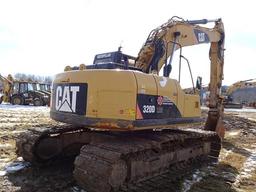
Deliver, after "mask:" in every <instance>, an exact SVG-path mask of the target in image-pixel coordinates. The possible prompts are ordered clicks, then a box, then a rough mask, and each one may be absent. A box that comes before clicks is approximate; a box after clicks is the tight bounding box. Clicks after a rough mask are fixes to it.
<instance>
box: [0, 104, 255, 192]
mask: <svg viewBox="0 0 256 192" xmlns="http://www.w3.org/2000/svg"><path fill="white" fill-rule="evenodd" d="M49 123H51V124H57V122H55V121H53V120H51V119H50V118H49V108H47V107H37V108H36V107H32V106H22V107H17V106H11V105H0V191H11V192H12V191H28V192H30V191H31V192H32V191H37V192H43V191H73V192H76V191H83V190H82V189H80V188H79V187H78V186H77V185H76V183H75V181H74V179H73V177H72V170H73V166H72V165H73V164H72V162H63V163H59V164H58V165H54V166H51V167H47V168H38V167H32V166H31V165H30V164H29V163H27V162H24V161H22V158H21V157H17V156H16V153H15V139H16V138H17V137H18V136H19V134H20V133H21V132H25V131H26V130H27V129H28V128H29V127H31V126H33V127H34V126H36V127H40V126H46V125H47V124H49ZM224 123H225V125H226V127H227V131H226V136H225V139H224V140H223V147H222V150H221V154H220V158H219V162H218V163H217V164H211V165H204V166H201V167H196V168H194V169H191V171H188V174H186V175H185V176H184V177H182V178H181V179H180V180H179V181H177V183H172V184H170V185H175V186H179V187H178V188H176V189H175V190H176V191H184V192H185V191H190V192H208V191H212V192H213V191H216V192H222V191H223V192H229V191H230V192H235V191H238V192H240V191H245V192H253V191H256V110H243V111H241V110H228V111H226V112H225V119H224ZM167 188H168V185H167ZM171 189H173V188H170V190H167V191H173V190H171Z"/></svg>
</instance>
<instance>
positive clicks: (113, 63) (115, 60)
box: [86, 47, 140, 70]
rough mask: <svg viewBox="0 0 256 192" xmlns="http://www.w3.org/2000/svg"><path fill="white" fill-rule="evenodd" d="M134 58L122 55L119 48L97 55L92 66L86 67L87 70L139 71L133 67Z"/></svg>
mask: <svg viewBox="0 0 256 192" xmlns="http://www.w3.org/2000/svg"><path fill="white" fill-rule="evenodd" d="M135 60H136V57H133V56H130V55H126V54H123V53H122V51H121V47H119V48H118V51H114V52H107V53H101V54H97V55H95V57H94V61H93V65H88V66H86V68H87V69H130V70H140V69H138V68H136V67H134V64H135Z"/></svg>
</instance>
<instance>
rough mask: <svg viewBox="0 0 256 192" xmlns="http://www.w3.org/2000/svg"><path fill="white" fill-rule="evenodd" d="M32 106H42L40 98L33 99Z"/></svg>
mask: <svg viewBox="0 0 256 192" xmlns="http://www.w3.org/2000/svg"><path fill="white" fill-rule="evenodd" d="M33 104H34V106H42V105H43V101H42V99H40V98H35V99H34V101H33Z"/></svg>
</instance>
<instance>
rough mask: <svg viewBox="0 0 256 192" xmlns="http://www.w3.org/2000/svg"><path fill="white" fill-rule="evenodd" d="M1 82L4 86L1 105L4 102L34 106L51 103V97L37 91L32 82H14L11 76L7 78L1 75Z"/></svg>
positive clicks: (0, 99)
mask: <svg viewBox="0 0 256 192" xmlns="http://www.w3.org/2000/svg"><path fill="white" fill-rule="evenodd" d="M0 81H1V82H2V85H3V86H2V87H3V90H2V92H3V95H2V96H1V98H0V101H1V102H0V103H2V101H4V102H7V103H11V104H13V105H29V104H33V105H35V106H42V105H46V104H48V103H50V97H49V96H47V95H46V94H45V93H42V92H39V91H36V90H35V89H34V88H33V84H32V83H31V82H28V81H18V80H14V79H13V77H12V76H11V75H8V77H7V78H5V77H3V76H2V75H0Z"/></svg>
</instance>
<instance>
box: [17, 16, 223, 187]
mask: <svg viewBox="0 0 256 192" xmlns="http://www.w3.org/2000/svg"><path fill="white" fill-rule="evenodd" d="M209 22H214V23H215V26H214V27H213V28H206V27H202V26H200V25H199V24H207V23H209ZM201 43H211V48H210V61H211V65H210V66H211V76H210V85H209V91H210V99H209V112H208V117H207V120H206V123H205V126H204V128H203V129H202V128H201V129H200V126H199V124H200V123H201V122H203V121H204V119H202V118H201V117H200V116H201V110H200V102H199V99H200V97H199V95H197V94H186V93H185V92H184V91H183V90H182V89H181V87H180V84H179V81H177V80H175V79H171V78H169V75H170V73H171V68H172V67H171V64H172V57H173V54H174V52H175V50H177V49H179V50H180V64H181V59H183V58H184V56H183V55H182V54H181V49H182V47H185V46H192V45H197V44H201ZM223 64H224V27H223V23H222V21H221V19H217V20H211V21H210V20H206V19H204V20H193V21H186V20H183V19H180V18H177V17H173V18H172V19H170V20H169V21H168V22H167V23H164V24H163V25H161V26H160V27H158V28H156V29H154V30H152V31H151V33H150V34H149V36H148V38H147V40H146V42H145V44H144V45H143V46H142V48H141V50H140V52H139V54H138V57H137V58H135V57H132V56H128V55H126V54H123V53H122V52H121V50H120V49H119V50H118V51H117V52H109V53H103V54H98V55H96V56H95V60H94V64H93V65H89V66H86V67H85V66H84V65H80V67H74V68H72V67H66V69H65V72H64V73H60V74H58V75H57V76H56V78H55V80H54V82H53V89H52V90H53V92H52V100H51V111H50V115H51V118H53V119H55V120H57V121H61V122H65V123H68V124H70V125H65V126H63V125H62V126H52V127H50V126H48V127H44V128H34V129H33V130H32V129H31V130H30V132H27V133H23V134H22V135H21V136H20V137H19V140H18V141H17V149H18V151H17V152H18V155H20V156H23V158H24V159H25V160H27V161H30V162H32V163H42V164H45V163H49V162H52V161H54V160H56V159H58V160H61V159H62V158H64V157H67V156H77V157H76V160H75V168H74V177H75V179H76V181H77V182H78V184H79V185H80V186H82V187H84V188H85V189H86V190H87V191H111V190H119V189H121V188H122V189H123V188H127V187H128V186H129V185H130V184H134V183H138V182H140V181H142V180H145V179H147V178H150V177H153V176H155V175H159V174H162V173H164V172H166V171H167V170H168V169H169V168H170V167H175V166H177V165H178V164H179V163H183V165H184V164H189V162H191V161H194V160H202V159H205V160H209V159H215V160H216V159H217V158H218V155H219V151H220V148H221V137H223V136H224V128H223V126H222V116H223V106H222V97H221V96H220V95H219V93H220V88H221V82H222V78H223ZM162 67H163V69H164V70H163V76H160V75H159V71H160V69H161V68H162ZM184 124H185V125H187V126H188V127H190V129H188V128H187V127H186V128H184V127H182V125H184ZM192 128H193V129H192Z"/></svg>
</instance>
